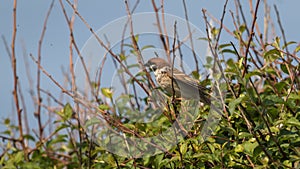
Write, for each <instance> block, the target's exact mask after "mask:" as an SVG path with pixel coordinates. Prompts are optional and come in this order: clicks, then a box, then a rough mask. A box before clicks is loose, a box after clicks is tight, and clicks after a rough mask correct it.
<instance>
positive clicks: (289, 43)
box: [282, 41, 297, 49]
mask: <svg viewBox="0 0 300 169" xmlns="http://www.w3.org/2000/svg"><path fill="white" fill-rule="evenodd" d="M291 44H297V42H295V41H290V42H288V43H286V44H285V45H283V46H282V49H285V48H286V47H287V46H289V45H291Z"/></svg>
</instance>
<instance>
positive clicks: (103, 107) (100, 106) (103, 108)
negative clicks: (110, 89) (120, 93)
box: [98, 104, 109, 110]
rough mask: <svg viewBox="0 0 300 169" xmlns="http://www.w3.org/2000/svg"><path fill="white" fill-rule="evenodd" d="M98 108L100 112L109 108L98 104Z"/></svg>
mask: <svg viewBox="0 0 300 169" xmlns="http://www.w3.org/2000/svg"><path fill="white" fill-rule="evenodd" d="M98 108H99V109H100V110H109V106H108V105H107V104H100V105H99V106H98Z"/></svg>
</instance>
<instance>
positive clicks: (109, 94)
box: [101, 87, 112, 99]
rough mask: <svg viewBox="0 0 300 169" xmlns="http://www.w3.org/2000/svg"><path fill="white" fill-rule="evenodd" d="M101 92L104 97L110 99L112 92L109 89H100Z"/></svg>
mask: <svg viewBox="0 0 300 169" xmlns="http://www.w3.org/2000/svg"><path fill="white" fill-rule="evenodd" d="M101 92H102V94H103V95H104V96H105V97H108V98H110V99H111V98H112V91H111V89H110V88H105V87H103V88H101Z"/></svg>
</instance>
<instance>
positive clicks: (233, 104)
mask: <svg viewBox="0 0 300 169" xmlns="http://www.w3.org/2000/svg"><path fill="white" fill-rule="evenodd" d="M243 99H244V97H243V96H240V97H239V98H237V99H234V100H233V101H231V102H230V103H229V105H228V106H229V112H230V113H231V114H233V113H234V110H235V108H236V106H237V105H238V104H240V103H241V102H242V100H243Z"/></svg>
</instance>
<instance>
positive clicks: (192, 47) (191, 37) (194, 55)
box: [174, 0, 199, 72]
mask: <svg viewBox="0 0 300 169" xmlns="http://www.w3.org/2000/svg"><path fill="white" fill-rule="evenodd" d="M182 3H183V8H184V15H185V20H186V24H187V28H188V32H189V36H190V43H191V49H192V53H193V57H194V61H195V65H196V71H197V72H199V65H198V59H197V56H196V52H195V48H194V42H193V36H192V31H191V26H190V22H189V17H188V13H187V8H186V3H185V0H182ZM174 38H176V37H174Z"/></svg>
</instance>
